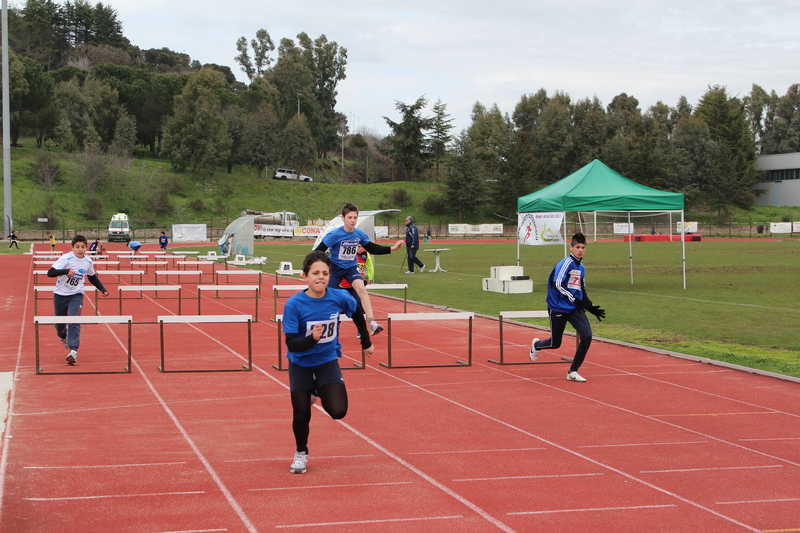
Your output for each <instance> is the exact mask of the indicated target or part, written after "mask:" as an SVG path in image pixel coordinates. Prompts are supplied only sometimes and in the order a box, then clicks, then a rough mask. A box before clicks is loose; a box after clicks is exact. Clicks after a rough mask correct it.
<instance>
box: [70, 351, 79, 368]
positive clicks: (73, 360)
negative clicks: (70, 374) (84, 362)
mask: <svg viewBox="0 0 800 533" xmlns="http://www.w3.org/2000/svg"><path fill="white" fill-rule="evenodd" d="M77 362H78V352H76V351H75V350H70V351H69V355H67V364H68V365H74V364H75V363H77Z"/></svg>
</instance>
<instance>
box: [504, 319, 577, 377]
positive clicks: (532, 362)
mask: <svg viewBox="0 0 800 533" xmlns="http://www.w3.org/2000/svg"><path fill="white" fill-rule="evenodd" d="M506 318H550V314H549V313H548V312H547V311H546V310H545V311H500V318H499V322H500V360H499V361H496V360H494V359H489V360H488V361H489V362H490V363H494V364H497V365H545V364H552V363H562V362H568V363H571V362H572V359H570V358H569V357H563V356H562V357H561V359H562V360H563V361H520V362H512V363H509V362H507V361H506V360H505V359H504V356H503V322H504V319H506ZM576 338H577V335H576ZM577 342H580V341H579V340H578V341H577Z"/></svg>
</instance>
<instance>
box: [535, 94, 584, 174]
mask: <svg viewBox="0 0 800 533" xmlns="http://www.w3.org/2000/svg"><path fill="white" fill-rule="evenodd" d="M537 126H538V127H537V128H536V131H535V133H534V134H533V146H532V150H533V155H534V157H535V158H536V160H537V161H538V162H539V173H538V177H539V181H541V182H542V183H546V184H550V183H555V182H556V181H558V180H560V179H561V178H563V177H565V176H567V175H569V174H571V173H572V171H573V170H575V168H574V157H573V152H574V146H573V139H572V129H573V126H572V109H571V102H570V97H569V95H568V94H566V93H562V92H558V91H557V92H556V93H555V94H554V95H553V96H552V97H551V98H550V99H549V100H548V102H547V105H545V107H544V109H543V110H542V114H541V115H540V116H539V118H538V125H537Z"/></svg>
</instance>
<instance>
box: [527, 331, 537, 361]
mask: <svg viewBox="0 0 800 533" xmlns="http://www.w3.org/2000/svg"><path fill="white" fill-rule="evenodd" d="M537 342H539V337H536V338H535V339H533V342H531V351H530V353H528V357H530V358H531V361H536V360H537V359H539V350H537V349H536V343H537Z"/></svg>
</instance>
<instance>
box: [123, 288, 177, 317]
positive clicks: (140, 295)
mask: <svg viewBox="0 0 800 533" xmlns="http://www.w3.org/2000/svg"><path fill="white" fill-rule="evenodd" d="M144 291H153V292H155V297H156V298H158V292H159V291H169V292H172V291H177V292H178V296H177V297H173V299H175V298H177V300H178V314H179V315H180V314H181V302H182V301H183V298H182V296H181V286H180V285H130V286H127V285H123V286H121V287H119V288H118V291H117V295H118V296H119V314H122V300H141V299H142V293H143V292H144ZM124 292H138V293H139V297H138V298H123V297H122V293H124Z"/></svg>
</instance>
